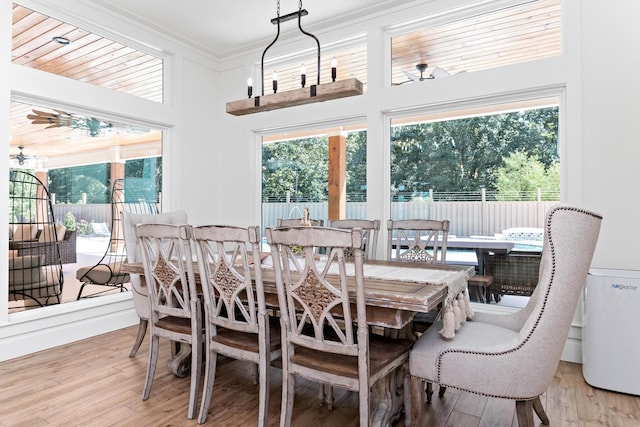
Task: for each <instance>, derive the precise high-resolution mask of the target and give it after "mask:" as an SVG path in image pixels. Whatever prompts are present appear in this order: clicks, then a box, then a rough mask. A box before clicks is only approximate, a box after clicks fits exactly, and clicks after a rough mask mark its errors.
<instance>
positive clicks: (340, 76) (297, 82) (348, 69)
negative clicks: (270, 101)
mask: <svg viewBox="0 0 640 427" xmlns="http://www.w3.org/2000/svg"><path fill="white" fill-rule="evenodd" d="M334 59H335V65H336V80H344V79H349V78H356V79H358V80H360V82H362V87H363V90H364V91H366V90H367V89H366V88H367V45H366V43H364V42H362V43H359V44H357V45H353V46H350V47H346V48H340V49H333V50H327V51H326V52H325V51H324V50H322V51H321V58H320V61H321V62H320V84H324V83H329V82H331V66H332V61H334ZM303 66H304V69H305V75H306V86H305V87H309V86H311V85H314V84H317V83H318V72H317V66H318V56H317V53H316V52H315V51H314V52H313V53H310V54H309V55H306V56H304V57H302V58H299V59H296V60H295V61H289V60H287V61H277V62H276V61H266V60H265V64H264V88H265V89H264V94H265V95H268V94H270V93H273V84H272V81H273V77H274V76H273V72H274V71H275V72H276V73H277V80H278V92H284V91H287V90H291V89H298V88H300V87H302V86H301V78H300V75H301V72H302V67H303ZM258 71H259V70H258ZM254 95H255V94H254Z"/></svg>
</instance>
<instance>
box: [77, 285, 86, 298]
mask: <svg viewBox="0 0 640 427" xmlns="http://www.w3.org/2000/svg"><path fill="white" fill-rule="evenodd" d="M84 285H86V283H83V284H82V285H80V290H79V291H78V297H77V298H76V301H79V300H80V298H82V290H83V289H84Z"/></svg>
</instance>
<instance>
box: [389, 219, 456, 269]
mask: <svg viewBox="0 0 640 427" xmlns="http://www.w3.org/2000/svg"><path fill="white" fill-rule="evenodd" d="M387 232H388V234H389V238H388V240H387V260H389V261H407V262H428V263H442V264H445V263H446V262H447V239H448V236H449V221H448V220H443V221H437V220H433V219H398V220H393V219H390V220H388V221H387Z"/></svg>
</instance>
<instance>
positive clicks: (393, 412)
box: [123, 260, 475, 426]
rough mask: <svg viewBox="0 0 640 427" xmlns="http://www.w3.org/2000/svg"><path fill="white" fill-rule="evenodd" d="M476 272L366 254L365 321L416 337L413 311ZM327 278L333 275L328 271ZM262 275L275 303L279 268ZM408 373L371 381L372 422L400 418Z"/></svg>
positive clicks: (436, 301) (426, 308)
mask: <svg viewBox="0 0 640 427" xmlns="http://www.w3.org/2000/svg"><path fill="white" fill-rule="evenodd" d="M123 270H124V271H127V272H129V273H131V274H139V275H140V276H141V279H144V269H143V266H142V263H127V264H125V265H123ZM196 270H197V269H196ZM434 274H435V275H436V276H438V277H439V278H440V279H441V280H439V281H438V283H430V282H429V281H428V279H427V278H428V277H434ZM473 274H475V268H474V267H473V266H464V265H448V264H445V265H442V264H420V263H411V262H390V261H374V260H368V261H366V262H365V265H364V276H365V277H364V287H365V303H366V308H367V322H368V323H369V324H370V325H371V326H373V327H379V328H381V331H382V333H384V334H385V335H386V336H389V337H392V338H410V339H415V338H416V335H415V334H414V332H413V329H412V321H413V318H414V316H415V314H416V313H428V312H430V311H431V310H433V309H434V308H436V307H438V306H439V305H440V304H442V303H443V302H444V301H445V299H446V298H447V294H448V286H447V284H446V281H447V280H459V279H460V277H464V278H465V280H466V278H467V277H470V276H471V275H473ZM421 277H424V279H421ZM327 278H328V279H329V280H332V279H331V276H330V275H329V276H327ZM196 280H197V278H196ZM262 280H263V285H264V291H265V299H266V300H267V303H268V304H277V290H276V279H275V270H274V269H273V268H272V267H271V266H268V265H264V266H263V269H262ZM335 280H338V278H337V276H336V278H335ZM348 280H349V281H351V280H353V282H352V284H351V288H352V289H353V290H354V297H353V298H354V303H355V277H351V276H349V277H348ZM443 280H444V283H442V281H443ZM142 282H143V283H144V280H142ZM405 374H406V373H405V372H404V370H397V372H394V373H392V374H390V375H388V376H387V377H385V378H384V379H383V380H380V381H378V382H377V383H376V384H375V385H374V386H373V387H372V402H371V417H370V419H371V425H373V426H391V425H392V424H393V422H395V421H396V420H398V419H399V417H400V416H401V414H402V409H403V407H404V405H405V401H406V402H409V400H408V398H406V399H405V398H404V391H403V387H404V379H405Z"/></svg>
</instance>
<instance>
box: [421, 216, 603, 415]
mask: <svg viewBox="0 0 640 427" xmlns="http://www.w3.org/2000/svg"><path fill="white" fill-rule="evenodd" d="M601 221H602V217H601V216H600V215H598V214H596V213H593V212H589V211H587V210H583V209H580V208H576V207H572V206H567V205H556V206H554V207H553V208H551V209H550V210H549V211H548V212H547V215H546V221H545V235H544V243H543V250H542V260H541V264H540V275H539V280H538V285H537V286H536V288H535V290H534V292H533V294H532V296H531V298H530V299H529V302H528V303H527V305H526V306H525V307H524V308H523V309H521V310H519V311H517V312H515V313H512V314H506V315H504V314H503V315H499V314H489V313H476V316H475V318H474V320H473V321H471V322H466V323H465V325H464V326H463V327H461V328H460V330H459V331H458V332H457V333H456V336H455V338H453V339H451V340H448V339H443V338H442V337H441V336H440V335H439V334H438V329H439V328H438V327H435V326H437V325H434V327H433V328H430V329H429V330H427V332H425V334H423V335H422V336H421V337H420V338H419V339H418V341H417V342H416V343H415V345H414V347H413V349H412V350H411V356H410V359H409V373H410V375H411V420H412V421H413V422H414V425H420V422H421V420H422V414H423V410H424V407H423V404H424V403H423V402H424V393H423V390H424V382H425V381H426V382H427V402H430V401H431V395H432V385H431V384H432V383H436V384H439V385H440V396H443V395H444V390H445V389H446V387H453V388H456V389H459V390H463V391H467V392H471V393H476V394H480V395H484V396H489V397H495V398H503V399H511V400H515V402H516V414H517V418H518V424H519V426H520V427H529V426H533V411H534V410H535V412H536V414H537V415H538V417H539V418H540V419H541V420H542V422H543V424H549V419H548V417H547V415H546V413H545V411H544V408H543V407H542V403H541V402H540V395H541V394H542V393H544V392H545V390H546V389H547V387H548V386H549V384H550V383H551V381H552V380H553V377H554V374H555V372H556V369H557V367H558V364H559V361H560V356H561V354H562V351H563V348H564V344H565V341H566V338H567V335H568V332H569V327H570V326H571V320H572V318H573V315H574V312H575V308H576V304H577V302H578V298H579V296H580V293H581V290H582V287H583V285H584V283H585V281H586V278H587V273H588V271H589V267H590V264H591V259H592V256H593V253H594V250H595V247H596V243H597V240H598V234H599V230H600V223H601ZM496 372H500V375H496V374H495V373H496Z"/></svg>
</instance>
